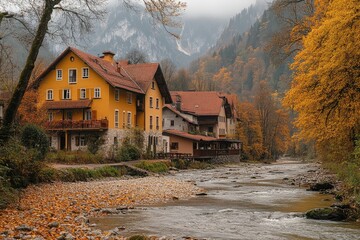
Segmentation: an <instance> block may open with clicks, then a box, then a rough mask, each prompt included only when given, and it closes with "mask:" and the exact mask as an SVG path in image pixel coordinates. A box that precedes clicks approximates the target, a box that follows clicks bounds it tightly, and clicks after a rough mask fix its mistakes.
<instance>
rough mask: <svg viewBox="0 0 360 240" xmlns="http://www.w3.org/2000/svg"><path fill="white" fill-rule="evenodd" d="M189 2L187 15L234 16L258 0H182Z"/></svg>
mask: <svg viewBox="0 0 360 240" xmlns="http://www.w3.org/2000/svg"><path fill="white" fill-rule="evenodd" d="M182 1H184V2H187V9H186V12H185V15H188V16H209V17H227V18H229V17H232V16H234V15H235V14H237V13H239V12H241V10H242V9H244V8H246V7H248V6H250V5H251V4H252V3H255V1H256V0H182Z"/></svg>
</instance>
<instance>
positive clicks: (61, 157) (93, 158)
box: [46, 151, 107, 164]
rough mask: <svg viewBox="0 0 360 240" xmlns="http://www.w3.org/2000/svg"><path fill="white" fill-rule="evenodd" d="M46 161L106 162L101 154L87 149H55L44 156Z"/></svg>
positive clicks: (66, 162) (71, 162)
mask: <svg viewBox="0 0 360 240" xmlns="http://www.w3.org/2000/svg"><path fill="white" fill-rule="evenodd" d="M46 161H47V162H52V163H63V164H91V163H106V162H107V161H106V159H105V158H104V157H103V156H102V155H101V154H92V153H90V152H87V151H76V152H72V151H56V152H50V153H48V154H47V156H46Z"/></svg>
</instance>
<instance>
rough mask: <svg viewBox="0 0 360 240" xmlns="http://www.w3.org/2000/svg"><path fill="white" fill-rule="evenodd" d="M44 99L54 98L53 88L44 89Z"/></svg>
mask: <svg viewBox="0 0 360 240" xmlns="http://www.w3.org/2000/svg"><path fill="white" fill-rule="evenodd" d="M50 93H51V94H50ZM46 100H54V90H53V89H47V90H46Z"/></svg>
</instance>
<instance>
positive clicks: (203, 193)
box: [196, 192, 207, 196]
mask: <svg viewBox="0 0 360 240" xmlns="http://www.w3.org/2000/svg"><path fill="white" fill-rule="evenodd" d="M206 195H207V193H205V192H201V193H197V194H196V196H206Z"/></svg>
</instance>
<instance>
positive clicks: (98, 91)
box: [94, 87, 101, 98]
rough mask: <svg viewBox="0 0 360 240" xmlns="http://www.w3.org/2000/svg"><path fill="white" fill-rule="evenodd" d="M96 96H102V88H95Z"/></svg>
mask: <svg viewBox="0 0 360 240" xmlns="http://www.w3.org/2000/svg"><path fill="white" fill-rule="evenodd" d="M94 98H101V88H99V87H97V88H94Z"/></svg>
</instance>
